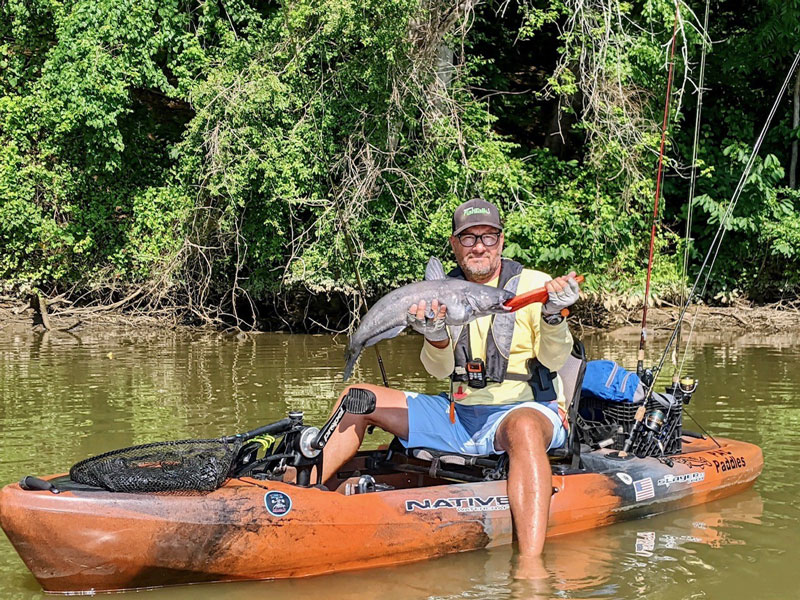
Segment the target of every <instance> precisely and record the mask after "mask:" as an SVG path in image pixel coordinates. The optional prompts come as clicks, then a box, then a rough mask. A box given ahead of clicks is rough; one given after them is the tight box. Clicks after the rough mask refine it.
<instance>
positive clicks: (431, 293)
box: [344, 257, 514, 381]
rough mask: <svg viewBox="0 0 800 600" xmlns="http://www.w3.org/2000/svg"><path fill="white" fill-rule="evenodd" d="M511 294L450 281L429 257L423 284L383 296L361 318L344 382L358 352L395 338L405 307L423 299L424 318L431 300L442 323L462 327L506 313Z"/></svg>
mask: <svg viewBox="0 0 800 600" xmlns="http://www.w3.org/2000/svg"><path fill="white" fill-rule="evenodd" d="M512 298H514V294H513V293H512V292H509V291H507V290H504V289H498V288H496V287H491V286H488V285H482V284H480V283H472V282H471V281H464V280H463V279H454V278H452V277H447V276H446V275H445V274H444V268H443V267H442V263H441V262H439V259H438V258H435V257H431V259H430V260H429V261H428V266H427V267H426V269H425V281H419V282H417V283H410V284H408V285H404V286H403V287H401V288H398V289H396V290H394V291H392V292H389V293H388V294H386V295H385V296H384V297H383V298H381V299H380V300H378V301H377V302H376V303H375V305H374V306H373V307H372V308H371V309H370V310H369V311H368V312H367V314H366V315H364V318H363V319H362V320H361V324H360V325H359V326H358V329H357V330H356V332H355V333H354V334H353V336H352V337H351V338H350V345H349V346H348V347H347V356H346V359H347V362H346V364H345V367H344V381H347V380H348V379H349V378H350V375H352V373H353V367H355V364H356V361H357V360H358V357H359V355H360V354H361V351H362V350H363V349H364V348H368V347H369V346H373V345H375V344H377V343H378V342H380V341H381V340H387V339H390V338H393V337H396V336H397V335H399V334H400V332H401V331H403V330H404V329H405V328H406V326H407V325H408V321H407V318H408V308H409V307H410V306H411V305H412V304H417V303H418V302H419V301H420V300H425V303H426V305H427V306H428V316H429V317H431V318H432V317H433V316H434V315H433V312H432V311H431V310H430V306H431V303H432V302H433V300H439V302H440V303H441V304H444V305H446V306H447V315H446V317H445V322H446V323H447V324H448V325H451V326H457V325H466V324H467V323H469V322H470V321H474V320H475V319H478V318H480V317H483V316H486V315H492V314H502V313H507V312H509V311H511V310H512V308H511V307H509V306H506V305H505V304H506V302H508V301H509V300H511V299H512Z"/></svg>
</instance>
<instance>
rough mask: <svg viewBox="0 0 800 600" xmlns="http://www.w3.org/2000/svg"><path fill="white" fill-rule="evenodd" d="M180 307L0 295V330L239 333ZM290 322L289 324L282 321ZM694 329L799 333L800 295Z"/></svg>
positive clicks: (581, 323)
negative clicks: (152, 308)
mask: <svg viewBox="0 0 800 600" xmlns="http://www.w3.org/2000/svg"><path fill="white" fill-rule="evenodd" d="M188 312H189V311H188V309H187V310H185V311H184V313H185V314H188ZM185 314H184V315H181V312H180V311H179V310H174V309H173V310H165V311H162V312H143V311H139V310H137V311H130V310H127V309H126V306H124V305H115V304H110V305H92V306H81V305H76V304H73V303H72V302H68V301H66V300H64V299H63V298H61V297H57V298H54V299H49V300H48V299H45V298H43V297H41V296H30V297H29V298H28V299H27V300H23V299H21V298H16V297H10V296H3V297H0V328H3V327H4V326H6V325H8V324H11V323H14V324H29V325H30V326H32V327H34V328H37V329H40V330H42V331H48V330H53V331H63V332H72V331H77V330H80V329H82V328H85V327H90V326H91V327H95V326H97V327H114V328H129V327H130V328H143V329H144V328H159V329H163V328H167V329H203V330H208V329H215V330H220V331H228V332H231V331H233V332H235V333H239V332H241V331H242V330H241V329H239V328H236V327H225V326H224V325H222V324H216V325H215V324H203V323H200V322H194V323H193V322H191V320H190V319H187V318H186V316H185ZM679 315H680V308H679V307H678V306H671V305H668V306H664V305H662V306H658V307H650V308H649V309H648V311H647V323H648V329H649V330H651V331H657V330H671V329H672V328H674V327H675V324H676V323H677V321H678V317H679ZM641 319H642V307H641V306H638V307H637V306H622V305H616V306H614V303H613V301H612V302H609V300H608V299H606V300H605V301H604V302H602V303H601V302H598V301H596V300H593V299H590V298H586V299H583V300H582V301H581V302H579V304H578V305H577V306H576V308H575V311H574V313H573V315H572V316H571V318H570V321H571V323H572V326H573V328H574V329H576V330H577V331H580V332H587V331H614V330H617V329H622V328H627V327H637V328H638V327H639V326H640V324H641ZM278 321H279V319H276V318H274V317H273V318H268V319H265V320H264V321H263V323H268V324H270V323H276V322H278ZM312 322H313V323H312V326H310V327H309V326H306V327H303V326H302V325H301V324H296V325H300V326H297V327H292V328H291V329H292V332H293V333H320V332H322V331H326V330H327V331H328V332H329V333H346V329H344V330H332V329H329V328H325V327H321V326H320V325H319V323H318V322H317V321H314V320H313V319H312ZM286 325H288V323H286ZM692 326H693V327H694V329H695V330H696V331H703V332H718V331H742V332H759V333H775V332H781V331H800V299H794V300H789V301H783V302H776V303H771V304H763V305H757V304H754V303H749V302H745V301H739V302H737V303H736V304H734V305H731V306H707V305H694V306H691V307H690V308H689V310H688V311H687V313H686V318H685V325H684V327H685V328H687V329H688V328H690V327H692ZM286 328H287V327H263V328H259V327H257V328H254V329H250V330H249V331H260V332H261V331H278V330H284V329H286Z"/></svg>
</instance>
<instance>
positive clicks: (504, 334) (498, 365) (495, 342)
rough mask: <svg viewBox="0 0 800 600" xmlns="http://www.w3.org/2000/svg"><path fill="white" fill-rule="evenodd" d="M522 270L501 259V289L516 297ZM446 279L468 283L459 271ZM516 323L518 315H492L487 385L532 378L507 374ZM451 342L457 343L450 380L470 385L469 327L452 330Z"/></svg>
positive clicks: (516, 264) (487, 350)
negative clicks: (450, 278) (468, 368)
mask: <svg viewBox="0 0 800 600" xmlns="http://www.w3.org/2000/svg"><path fill="white" fill-rule="evenodd" d="M522 269H523V267H522V265H521V264H519V263H518V262H516V261H513V260H508V259H507V258H504V259H502V262H501V266H500V280H499V281H498V284H497V285H498V287H501V288H503V289H505V290H508V291H509V292H512V293H514V294H516V293H517V285H518V284H519V275H520V274H521V273H522ZM447 276H448V277H453V278H455V279H466V277H464V272H463V271H462V270H461V268H460V267H456V268H455V269H453V270H452V271H450V273H448V274H447ZM515 323H516V316H515V313H506V314H502V315H492V324H491V326H490V327H489V335H488V337H487V339H486V379H487V381H490V382H495V383H499V382H501V381H504V380H505V379H513V380H515V381H527V380H528V379H529V378H530V375H528V374H527V373H526V374H522V373H507V372H506V371H507V370H508V357H509V354H510V352H511V339H512V338H513V337H514V325H515ZM450 338H451V339H453V340H455V351H454V357H455V368H454V370H453V373H452V375H451V376H450V377H451V378H452V380H453V381H467V371H466V369H467V362H468V361H470V360H472V350H471V347H470V339H469V324H467V325H455V326H451V327H450Z"/></svg>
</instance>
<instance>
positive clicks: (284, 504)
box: [264, 492, 292, 517]
mask: <svg viewBox="0 0 800 600" xmlns="http://www.w3.org/2000/svg"><path fill="white" fill-rule="evenodd" d="M264 506H266V507H267V512H268V513H269V514H271V515H272V516H273V517H284V516H286V515H288V514H289V512H290V511H291V510H292V499H291V498H290V497H289V496H288V495H287V494H284V493H283V492H267V493H266V494H264Z"/></svg>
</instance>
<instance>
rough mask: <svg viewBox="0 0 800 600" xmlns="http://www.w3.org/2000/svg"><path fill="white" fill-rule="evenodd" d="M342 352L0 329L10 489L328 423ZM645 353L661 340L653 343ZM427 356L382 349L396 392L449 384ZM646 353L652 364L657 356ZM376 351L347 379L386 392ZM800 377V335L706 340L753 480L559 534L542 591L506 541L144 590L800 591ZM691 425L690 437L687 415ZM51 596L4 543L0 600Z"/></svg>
mask: <svg viewBox="0 0 800 600" xmlns="http://www.w3.org/2000/svg"><path fill="white" fill-rule="evenodd" d="M584 341H585V342H586V345H587V348H588V352H589V355H590V358H613V359H616V360H617V361H619V362H622V363H623V364H626V365H632V364H634V363H635V361H636V347H637V344H638V334H637V333H635V332H617V333H614V334H595V335H591V336H587V337H585V338H584ZM344 343H345V338H344V337H343V336H340V337H338V338H335V339H334V338H332V337H330V336H322V335H320V336H312V335H281V334H259V335H247V336H239V337H236V336H226V335H218V334H205V333H175V332H172V331H166V330H164V331H153V330H145V331H142V330H131V331H125V330H119V331H115V332H107V331H97V330H91V331H80V332H77V333H74V334H68V333H58V332H52V333H46V334H42V333H35V332H33V331H31V329H30V328H28V327H22V326H17V325H7V326H5V327H3V325H2V324H0V483H2V484H6V483H9V482H12V481H18V480H19V479H20V478H21V477H22V476H23V475H26V474H36V475H44V474H48V473H53V472H63V471H65V470H67V468H68V467H69V466H70V465H71V464H73V463H75V462H77V461H78V460H80V459H82V458H85V457H86V456H89V455H92V454H97V453H100V452H104V451H106V450H109V449H113V448H119V447H123V446H128V445H132V444H139V443H145V442H150V441H157V440H163V439H180V438H193V437H199V438H209V437H217V436H220V435H227V434H231V433H236V432H239V431H245V430H248V429H252V428H253V427H255V426H257V425H260V424H263V423H267V422H270V421H274V420H277V419H279V418H282V417H283V416H285V414H286V412H287V411H288V410H289V409H301V410H303V411H305V418H306V422H307V423H313V424H320V423H322V422H323V421H324V419H325V417H326V415H327V414H328V412H329V410H330V408H331V406H332V404H333V403H334V401H335V399H336V397H337V394H338V393H339V392H340V391H341V389H342V388H343V387H344V386H343V384H342V383H341V369H342V366H343V351H344V348H343V344H344ZM650 343H651V347H653V348H657V347H659V346H660V344H661V339H660V338H659V336H658V333H657V332H656V335H655V337H654V339H653V340H651V342H650ZM419 346H420V338H419V337H416V336H407V337H400V338H397V339H395V340H392V341H390V342H388V343H382V346H381V348H382V353H383V358H384V361H385V363H386V365H387V370H388V372H389V377H390V384H392V385H394V386H398V387H404V388H406V389H414V390H420V391H431V392H432V391H439V388H438V385H439V384H438V383H437V382H436V381H434V380H432V379H430V378H429V377H427V376H426V374H425V373H424V371H423V369H422V367H421V365H420V364H419V361H418V352H419ZM650 353H651V354H652V356H651V361H655V359H656V356H655V354H656V350H651V351H650ZM374 356H375V355H374V352H373V351H372V350H371V349H370V350H367V351H366V352H365V354H364V356H363V358H362V360H361V364H360V366H359V368H358V370H357V371H356V375H355V378H354V379H356V380H363V381H371V382H379V381H380V375H379V372H378V369H377V363H376V361H375V358H374ZM799 367H800V341H798V339H797V336H794V335H788V334H787V335H775V336H758V335H753V334H747V335H733V334H719V335H714V336H708V335H706V336H703V337H696V339H695V340H693V346H692V351H691V352H690V353H689V355H688V359H687V362H686V367H685V371H686V372H688V373H692V374H694V375H695V376H696V377H697V378H698V379H700V388H699V391H698V392H697V393H696V395H695V397H694V399H693V401H692V403H691V404H690V405H689V407H688V409H689V412H690V413H691V414H692V415H693V416H694V417H695V418H696V419H697V420H698V421H699V422H700V423H702V425H703V426H704V427H705V428H706V429H708V430H709V431H710V432H711V433H712V434H714V435H719V436H725V437H732V438H737V439H741V440H745V441H748V442H753V443H756V444H758V445H760V446H761V447H762V449H763V451H764V457H765V467H764V472H763V474H762V476H761V478H760V479H759V480H758V482H757V484H756V485H755V487H754V488H752V489H750V490H748V491H746V492H744V493H742V494H739V495H737V496H734V497H732V498H728V499H725V500H721V501H716V502H713V503H710V504H706V505H704V506H700V507H695V508H690V509H685V510H681V511H677V512H672V513H667V514H663V515H659V516H656V517H652V518H648V519H642V520H638V521H633V522H628V523H621V524H616V525H613V526H610V527H606V528H602V529H598V530H595V531H590V532H586V533H579V534H573V535H569V536H563V537H561V538H556V539H553V540H549V541H548V542H547V545H546V549H545V551H546V554H545V566H546V568H547V570H548V573H549V578H548V579H547V580H544V581H539V582H537V583H530V582H523V581H520V580H517V579H515V578H514V576H513V575H514V564H515V556H514V553H513V550H512V548H511V547H510V546H507V547H501V548H496V549H492V550H485V551H476V552H470V553H465V554H461V555H456V556H448V557H445V558H441V559H436V560H430V561H427V562H424V563H418V564H411V565H406V566H401V567H394V568H382V569H373V570H367V571H359V572H351V573H344V574H338V575H328V576H321V577H314V578H309V579H304V580H294V581H278V582H245V583H233V584H213V585H199V586H190V587H175V588H166V589H159V590H151V591H144V592H140V593H136V595H135V597H136V598H137V600H138V599H141V600H163V599H167V598H169V599H171V600H179V599H181V600H182V599H189V598H192V599H196V598H199V599H204V598H214V599H230V600H234V599H237V600H238V599H241V600H251V599H252V598H256V597H264V598H270V599H271V600H283V599H289V598H298V597H318V598H326V599H330V600H336V599H341V598H381V599H383V600H392V599H424V598H436V599H455V598H459V599H464V598H476V599H478V598H480V599H484V598H486V599H506V598H519V599H532V598H536V599H544V598H614V599H634V598H642V597H647V598H649V599H655V600H658V599H665V600H666V599H669V600H674V599H683V598H687V599H688V598H692V599H695V598H697V599H699V598H713V599H716V598H725V599H734V600H735V599H738V598H743V599H748V600H751V599H758V600H764V599H770V598H774V599H780V600H784V599H787V598H800V592H798V591H797V590H798V583H797V579H796V578H795V572H794V569H795V568H796V565H797V564H798V563H800V543H799V542H800V535H798V533H800V527H798V519H799V518H800V474H798V473H800V468H799V466H798V465H800V368H799ZM401 374H402V375H401ZM684 426H685V427H687V428H690V429H698V427H697V426H695V425H694V423H692V422H691V420H690V419H686V418H685V419H684ZM386 441H388V438H387V437H386V436H385V435H380V434H376V435H373V436H372V437H369V438H368V444H370V445H372V446H376V445H378V444H379V443H385V442H386ZM65 526H69V524H68V523H65ZM42 597H44V594H43V593H42V592H41V590H40V588H39V587H38V585H37V583H36V581H35V579H34V578H33V576H32V575H30V573H29V572H28V571H27V569H26V568H25V566H24V565H23V563H22V561H21V560H20V559H19V557H18V556H17V555H16V553H15V552H14V550H13V548H12V546H11V544H10V543H9V542H8V540H7V539H6V538H5V536H2V535H0V599H3V600H5V599H24V600H28V599H34V598H42ZM114 597H117V598H124V597H126V596H114ZM131 597H133V595H131Z"/></svg>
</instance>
